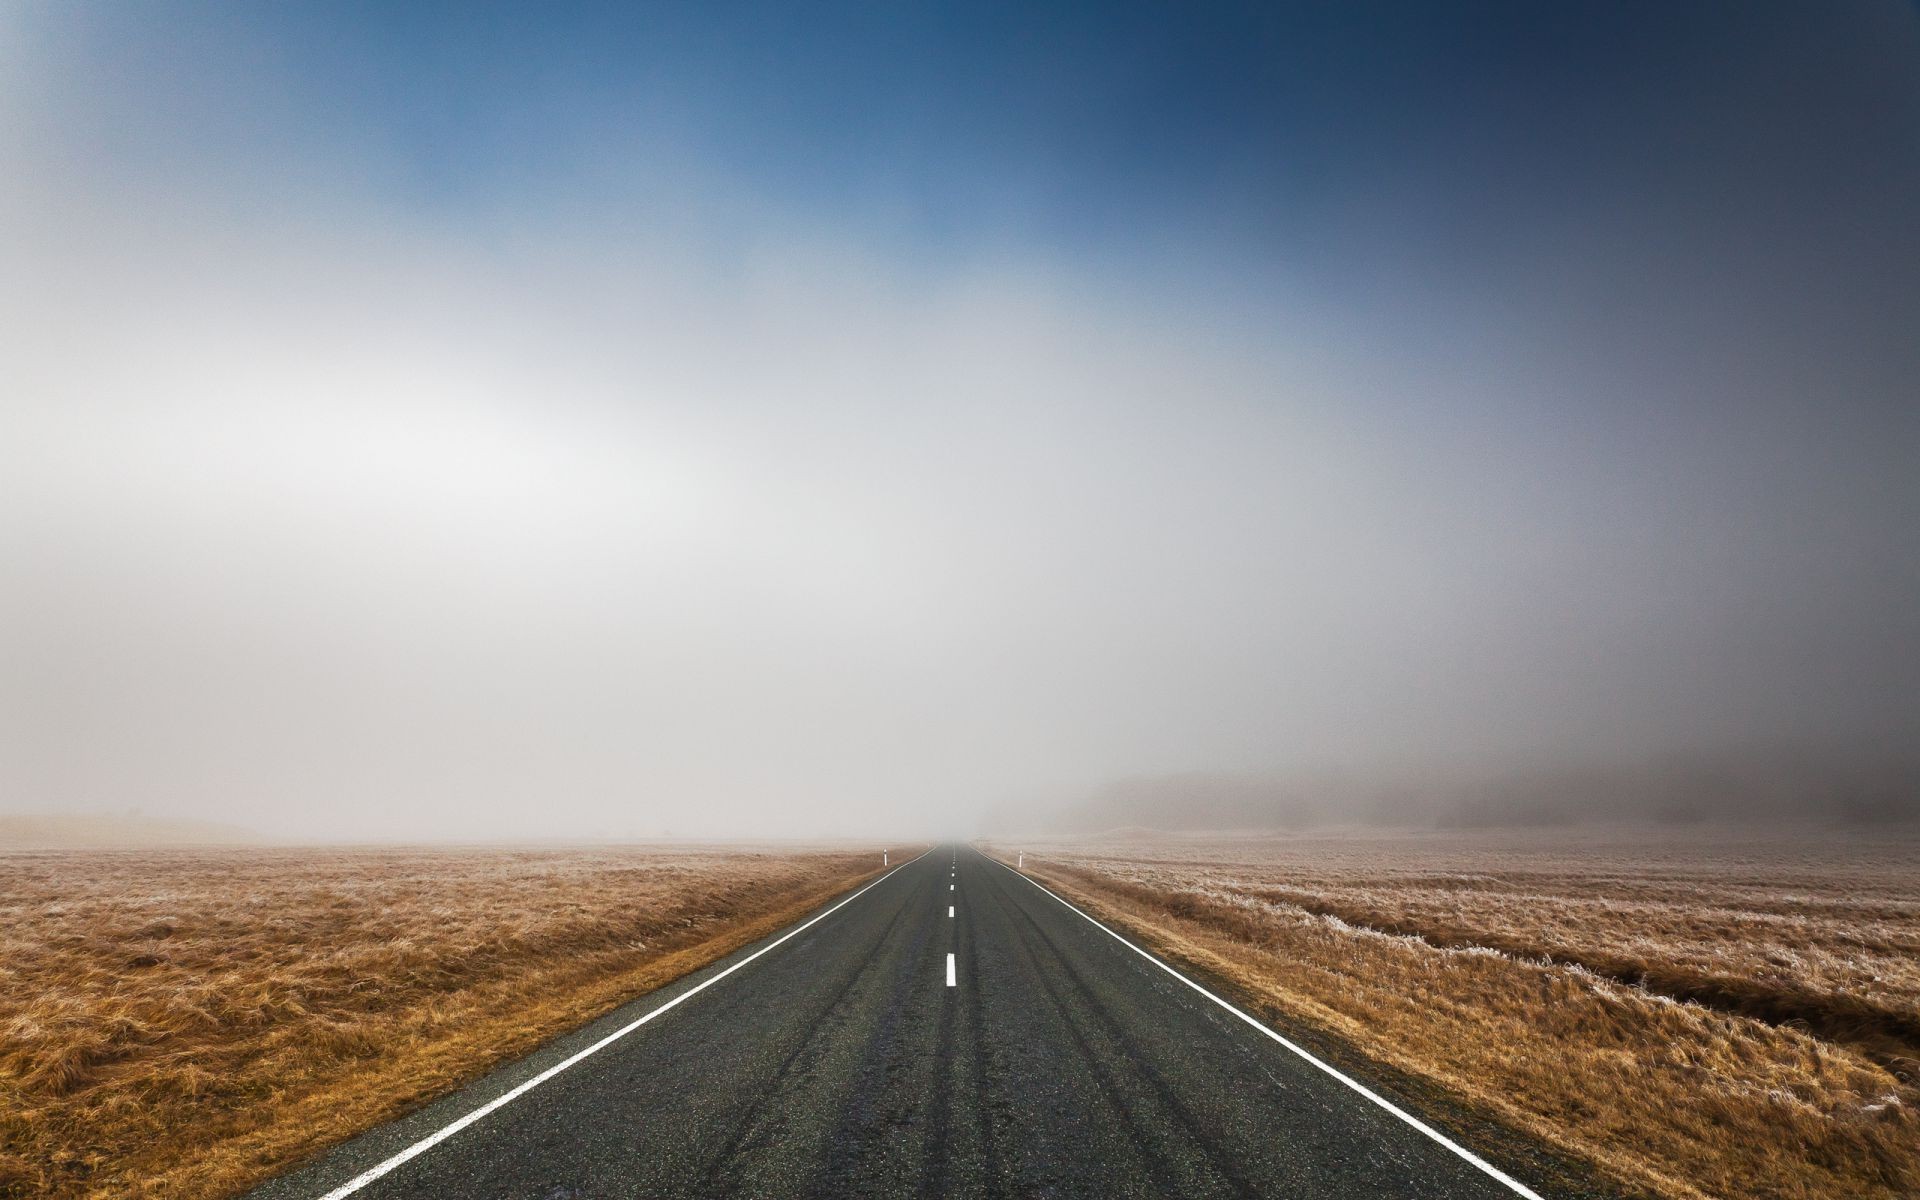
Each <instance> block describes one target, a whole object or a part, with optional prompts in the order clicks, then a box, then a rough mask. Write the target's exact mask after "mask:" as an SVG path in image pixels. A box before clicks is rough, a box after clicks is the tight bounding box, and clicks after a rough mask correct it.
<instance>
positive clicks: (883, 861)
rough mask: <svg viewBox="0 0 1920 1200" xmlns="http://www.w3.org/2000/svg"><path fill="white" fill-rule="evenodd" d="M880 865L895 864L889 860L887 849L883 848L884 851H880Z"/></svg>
mask: <svg viewBox="0 0 1920 1200" xmlns="http://www.w3.org/2000/svg"><path fill="white" fill-rule="evenodd" d="M880 865H881V866H883V867H887V866H892V865H893V864H891V863H889V862H888V861H887V852H886V851H885V850H882V851H881V852H880Z"/></svg>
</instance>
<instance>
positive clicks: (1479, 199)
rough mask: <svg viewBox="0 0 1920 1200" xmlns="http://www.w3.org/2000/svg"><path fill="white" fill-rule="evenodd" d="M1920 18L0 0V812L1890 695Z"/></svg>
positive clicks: (1130, 769)
mask: <svg viewBox="0 0 1920 1200" xmlns="http://www.w3.org/2000/svg"><path fill="white" fill-rule="evenodd" d="M1916 64H1920V10H1916V9H1915V7H1914V6H1912V5H1910V4H1905V3H1896V2H1893V0H1888V2H1885V3H1859V4H1836V5H1830V6H1828V5H1820V6H1791V5H1725V6H1711V5H1702V6H1686V7H1684V8H1682V7H1680V6H1670V5H1660V4H1644V5H1636V4H1604V5H1602V4H1593V5H1579V4H1575V5H1553V6H1539V5H1527V4H1511V5H1480V6H1464V7H1460V8H1456V9H1452V10H1450V11H1447V12H1440V11H1436V10H1431V9H1429V8H1427V7H1426V6H1420V5H1382V6H1379V7H1372V8H1365V9H1358V8H1355V9H1348V8H1344V7H1325V6H1273V7H1271V8H1270V9H1268V10H1261V11H1257V12H1256V11H1253V10H1243V9H1241V8H1238V7H1235V6H1228V5H1219V6H1214V5H1205V6H1197V7H1196V6H1178V7H1167V8H1160V7H1155V6H1150V5H1125V6H1120V7H1116V8H1112V9H1099V10H1087V11H1077V10H1075V11H1070V10H1066V9H1057V10H1048V11H1044V12H1036V11H1030V10H1028V9H1025V8H1021V7H1015V6H1004V7H999V6H964V7H962V6H924V7H916V8H907V9H898V8H885V7H864V6H857V5H856V6H846V7H840V6H835V7H832V8H829V9H822V10H818V11H814V12H812V13H810V14H809V15H808V16H805V17H801V16H798V15H796V14H793V13H788V12H785V11H784V10H782V9H779V8H776V7H758V6H701V7H692V8H668V7H661V8H649V9H644V10H642V9H628V8H625V7H622V6H608V7H601V6H596V5H583V6H573V7H562V8H558V9H548V8H545V7H541V8H538V9H534V8H529V9H526V10H523V11H518V12H516V11H515V10H513V9H509V8H495V7H491V6H475V7H469V6H447V7H444V8H442V7H439V6H434V5H417V6H407V7H406V8H405V10H404V11H388V10H383V9H382V8H380V7H378V6H362V5H344V4H342V5H333V4H316V5H304V6H300V7H298V8H280V7H275V8H260V7H255V6H248V5H241V4H233V5H202V4H170V5H160V4H117V5H109V4H58V5H56V4H51V3H45V4H41V3H29V4H24V5H13V6H9V7H7V8H6V9H5V10H4V11H0V328H4V329H5V330H6V333H5V338H6V348H5V353H4V354H0V813H116V812H122V811H125V810H127V809H132V808H137V809H139V810H140V811H142V812H143V813H146V814H148V815H150V816H154V817H157V818H167V819H180V820H194V821H212V822H219V823H228V824H234V825H240V826H244V827H246V828H249V829H254V830H258V831H259V832H261V833H263V834H265V835H267V836H272V837H299V838H339V839H344V840H353V839H361V838H371V839H390V838H403V839H419V838H430V837H436V836H441V837H452V838H459V839H468V838H475V837H477V838H515V837H557V838H566V837H576V836H579V837H595V836H650V835H658V834H663V833H668V832H671V833H674V834H677V835H680V836H686V837H721V836H724V837H749V838H751V837H769V838H770V837H785V836H843V837H860V838H863V839H872V838H883V837H899V836H908V835H928V836H932V835H948V834H957V833H969V832H973V831H975V830H976V829H977V827H978V826H979V825H980V824H981V822H982V821H983V820H990V819H991V817H992V814H994V813H1000V812H1006V811H1019V810H1021V809H1024V808H1039V807H1042V806H1060V805H1068V804H1073V803H1077V802H1079V801H1080V800H1082V799H1084V798H1087V797H1091V796H1094V795H1097V794H1099V793H1100V792H1101V791H1102V789H1105V788H1108V787H1110V786H1112V785H1114V784H1116V783H1118V782H1120V781H1124V780H1128V779H1138V778H1151V777H1162V776H1169V775H1177V774H1180V773H1185V772H1217V773H1221V774H1224V775H1243V776H1265V775H1284V774H1289V773H1304V772H1346V773H1349V774H1353V775H1367V774H1370V773H1372V774H1382V775H1385V774H1394V775H1403V774H1406V773H1409V772H1415V773H1417V772H1422V771H1432V772H1435V773H1436V774H1441V775H1448V776H1453V775H1459V774H1462V773H1472V772H1490V771H1552V770H1555V769H1557V768H1559V767H1560V766H1562V765H1565V764H1591V763H1595V762H1602V763H1605V762H1636V761H1643V760H1646V759H1649V758H1656V757H1659V756H1663V755H1674V754H1680V755H1685V754H1694V753H1705V754H1717V753H1723V752H1726V751H1728V750H1729V748H1731V749H1732V750H1734V751H1744V750H1745V749H1748V748H1751V749H1752V750H1753V751H1754V752H1755V754H1756V755H1757V756H1758V757H1760V758H1764V757H1765V756H1766V755H1768V754H1771V753H1775V752H1780V753H1785V752H1789V751H1798V750H1799V749H1802V748H1811V749H1812V750H1813V751H1816V752H1817V753H1819V754H1820V755H1823V756H1828V757H1831V758H1833V759H1836V760H1844V759H1846V758H1847V757H1848V756H1855V757H1857V758H1858V759H1859V760H1860V761H1862V762H1880V761H1883V760H1898V759H1901V758H1902V757H1903V756H1910V755H1911V754H1912V752H1913V751H1912V748H1913V747H1914V746H1916V745H1920V688H1916V686H1915V681H1916V680H1917V679H1920V471H1917V470H1916V469H1915V464H1916V463H1917V462H1920V401H1917V400H1916V390H1915V389H1916V384H1915V381H1916V380H1920V337H1916V336H1915V331H1916V330H1920V222H1916V221H1915V219H1914V217H1915V214H1916V213H1920V66H1917V65H1916ZM1817 802H1818V801H1816V800H1809V801H1807V803H1810V804H1812V803H1817Z"/></svg>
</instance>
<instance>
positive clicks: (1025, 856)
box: [1014, 850, 1027, 870]
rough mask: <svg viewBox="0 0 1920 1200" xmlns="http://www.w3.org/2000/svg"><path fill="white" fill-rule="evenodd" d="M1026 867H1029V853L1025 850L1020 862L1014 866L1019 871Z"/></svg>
mask: <svg viewBox="0 0 1920 1200" xmlns="http://www.w3.org/2000/svg"><path fill="white" fill-rule="evenodd" d="M1026 865H1027V852H1026V851H1025V850H1022V851H1021V852H1020V861H1019V862H1017V863H1015V864H1014V869H1015V870H1018V869H1020V868H1021V867H1024V866H1026Z"/></svg>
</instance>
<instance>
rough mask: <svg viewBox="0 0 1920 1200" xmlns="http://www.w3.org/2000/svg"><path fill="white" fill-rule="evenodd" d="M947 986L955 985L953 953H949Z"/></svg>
mask: <svg viewBox="0 0 1920 1200" xmlns="http://www.w3.org/2000/svg"><path fill="white" fill-rule="evenodd" d="M947 986H948V987H952V986H953V955H951V954H949V955H947Z"/></svg>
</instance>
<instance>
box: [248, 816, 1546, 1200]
mask: <svg viewBox="0 0 1920 1200" xmlns="http://www.w3.org/2000/svg"><path fill="white" fill-rule="evenodd" d="M663 1006H667V1007H666V1009H665V1011H661V1009H662V1007H663ZM649 1014H653V1015H652V1016H649ZM636 1022H638V1024H636ZM595 1047H597V1048H595ZM583 1052H584V1053H583ZM1383 1101H1384V1098H1383V1097H1378V1096H1377V1095H1374V1096H1370V1095H1368V1094H1365V1093H1363V1091H1361V1090H1359V1089H1358V1085H1356V1084H1354V1083H1353V1082H1352V1081H1350V1080H1346V1079H1344V1078H1343V1077H1340V1076H1339V1075H1338V1074H1337V1073H1335V1072H1333V1071H1332V1070H1331V1069H1330V1068H1325V1067H1322V1066H1319V1065H1316V1063H1315V1062H1314V1061H1312V1060H1310V1059H1308V1058H1306V1057H1303V1055H1302V1054H1301V1053H1299V1052H1296V1051H1295V1050H1293V1049H1290V1048H1289V1047H1288V1046H1287V1045H1285V1044H1282V1043H1281V1042H1279V1041H1278V1040H1276V1039H1275V1038H1274V1037H1273V1036H1272V1035H1270V1034H1265V1033H1263V1032H1262V1030H1261V1028H1256V1027H1254V1025H1253V1023H1252V1022H1250V1021H1249V1020H1248V1019H1247V1018H1245V1017H1243V1016H1239V1015H1237V1014H1236V1012H1235V1011H1234V1010H1232V1009H1230V1008H1228V1007H1227V1006H1225V1005H1224V1003H1222V1002H1220V1001H1217V1000H1215V999H1212V998H1210V997H1209V996H1208V995H1207V994H1204V993H1203V992H1202V991H1201V990H1199V989H1198V988H1197V987H1196V986H1195V985H1193V984H1191V983H1189V982H1186V981H1184V980H1183V979H1182V978H1181V977H1179V976H1176V975H1175V974H1173V973H1172V972H1171V971H1169V970H1168V969H1166V968H1165V967H1163V966H1161V965H1159V964H1158V963H1157V962H1156V961H1155V960H1152V959H1150V958H1148V957H1146V956H1145V955H1144V954H1142V953H1141V952H1139V951H1137V950H1134V949H1132V948H1130V947H1129V946H1128V945H1127V944H1126V943H1124V942H1123V941H1121V940H1120V939H1119V938H1118V937H1116V936H1115V935H1114V934H1113V933H1110V932H1108V931H1106V930H1104V929H1103V928H1102V927H1100V926H1099V925H1097V924H1095V923H1094V922H1093V921H1092V920H1091V919H1090V918H1088V917H1086V916H1084V915H1083V914H1081V913H1080V912H1079V911H1078V910H1076V909H1074V908H1071V907H1070V906H1068V905H1067V904H1066V903H1065V902H1063V901H1061V900H1059V899H1057V898H1055V897H1054V896H1053V895H1051V894H1050V893H1049V892H1047V891H1045V890H1044V889H1042V888H1041V887H1039V886H1038V885H1036V884H1035V883H1033V882H1032V881H1030V880H1028V879H1026V878H1025V877H1023V876H1021V875H1019V874H1017V873H1015V872H1014V871H1012V870H1010V869H1008V868H1007V867H1005V866H1003V865H1001V864H999V863H996V862H993V861H992V860H990V859H987V858H985V857H983V856H981V855H980V854H978V853H976V852H974V851H973V850H971V849H968V848H966V847H940V848H936V849H935V850H933V851H931V852H929V853H928V854H926V855H925V856H923V857H921V858H919V859H917V860H915V861H913V862H911V863H908V864H905V865H903V866H900V867H897V868H895V869H894V870H893V872H892V873H890V874H888V875H886V876H884V877H882V878H881V879H879V880H878V881H876V882H875V883H873V884H871V885H869V886H868V887H867V888H866V889H864V890H863V891H861V892H859V893H857V894H855V895H854V896H852V897H851V898H848V899H844V900H842V901H839V902H837V904H836V905H835V906H830V907H829V908H828V909H827V910H826V911H825V912H824V915H816V916H814V917H813V918H811V923H809V924H805V925H803V926H801V927H798V928H797V930H789V931H787V932H785V933H784V934H782V935H777V936H776V938H770V939H768V941H767V942H764V943H760V944H759V945H757V946H753V947H748V948H747V949H745V950H742V951H740V952H739V953H737V954H735V955H733V956H731V957H729V958H727V959H723V960H722V961H721V962H719V963H716V964H714V965H713V966H711V967H709V968H707V969H705V970H703V971H700V972H696V973H695V974H693V975H691V976H688V977H687V978H685V979H682V980H680V981H679V982H677V983H676V984H673V985H671V986H669V987H667V988H664V989H661V990H660V991H658V992H655V993H653V994H652V995H650V996H647V997H645V998H643V999H641V1000H638V1001H635V1002H634V1003H632V1004H630V1005H628V1006H626V1007H625V1008H623V1009H622V1010H620V1011H619V1012H616V1013H614V1014H612V1015H611V1016H609V1017H607V1018H605V1019H603V1020H601V1021H599V1022H596V1023H595V1024H593V1025H591V1026H589V1027H587V1028H586V1029H583V1030H581V1031H579V1032H577V1033H575V1034H572V1035H569V1036H568V1037H565V1038H561V1039H559V1040H558V1041H556V1042H554V1043H552V1044H551V1045H549V1046H548V1047H546V1048H545V1049H543V1050H542V1051H541V1052H539V1053H537V1054H535V1055H533V1056H531V1057H530V1058H528V1059H527V1060H525V1061H523V1062H520V1063H516V1064H513V1065H512V1066H509V1067H505V1068H503V1069H501V1070H499V1071H497V1072H495V1073H494V1074H493V1075H490V1076H489V1077H487V1078H486V1079H484V1080H481V1081H480V1082H479V1083H476V1084H474V1085H473V1086H471V1087H469V1088H466V1089H464V1090H462V1091H460V1092H458V1093H455V1094H453V1095H451V1096H448V1097H445V1098H443V1099H442V1100H440V1101H437V1102H435V1103H434V1104H432V1105H429V1106H428V1107H427V1108H425V1109H423V1110H422V1111H420V1112H417V1113H415V1114H413V1115H411V1116H409V1117H407V1118H405V1119H403V1120H400V1121H396V1122H393V1123H392V1124H390V1125H386V1126H383V1127H381V1128H379V1129H376V1130H373V1131H372V1132H370V1133H368V1134H365V1135H363V1136H362V1137H360V1138H358V1139H356V1140H354V1141H352V1142H349V1143H348V1144H346V1145H345V1146H343V1147H341V1148H340V1149H338V1150H336V1151H334V1152H332V1153H331V1154H329V1155H326V1156H323V1157H322V1158H321V1159H319V1160H318V1161H317V1162H315V1163H313V1164H310V1165H309V1166H307V1167H304V1168H302V1169H300V1170H298V1171H295V1172H294V1173H292V1174H290V1175H287V1176H283V1177H282V1178H280V1179H277V1180H275V1181H273V1182H271V1183H269V1184H267V1185H265V1186H263V1187H261V1188H260V1189H258V1190H256V1191H255V1192H254V1193H253V1196H254V1197H255V1200H318V1198H320V1197H330V1198H331V1200H345V1197H347V1196H353V1197H356V1198H358V1200H401V1198H406V1200H445V1198H450V1197H458V1198H462V1200H611V1198H614V1197H621V1198H628V1197H647V1196H662V1197H667V1196H672V1197H683V1196H769V1197H785V1196H817V1197H848V1196H886V1197H903V1196H951V1197H991V1196H1061V1197H1066V1196H1089V1197H1125V1196H1179V1197H1212V1196H1286V1197H1421V1198H1423V1200H1452V1198H1467V1197H1474V1198H1483V1197H1488V1198H1490V1197H1506V1198H1508V1200H1511V1197H1513V1196H1516V1195H1521V1196H1524V1195H1529V1194H1531V1193H1529V1192H1528V1191H1527V1190H1526V1188H1525V1187H1523V1186H1522V1185H1521V1184H1519V1183H1518V1182H1517V1181H1514V1180H1512V1179H1510V1178H1508V1177H1505V1176H1503V1175H1502V1174H1501V1173H1500V1172H1499V1171H1497V1170H1496V1169H1494V1168H1492V1167H1491V1166H1488V1165H1486V1164H1484V1163H1481V1162H1477V1161H1475V1160H1474V1159H1473V1158H1472V1156H1471V1155H1469V1154H1467V1153H1466V1152H1465V1151H1464V1150H1462V1149H1461V1148H1460V1147H1458V1146H1456V1145H1453V1144H1451V1143H1449V1142H1448V1141H1447V1140H1446V1139H1445V1138H1444V1136H1442V1135H1440V1134H1438V1133H1436V1132H1433V1131H1431V1130H1430V1129H1424V1128H1422V1127H1420V1126H1419V1125H1418V1124H1417V1123H1416V1118H1414V1117H1413V1115H1412V1114H1411V1113H1409V1112H1407V1111H1406V1110H1405V1109H1404V1108H1402V1109H1401V1110H1400V1111H1398V1112H1396V1111H1394V1110H1392V1109H1390V1108H1389V1107H1388V1106H1387V1104H1386V1103H1385V1102H1383Z"/></svg>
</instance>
